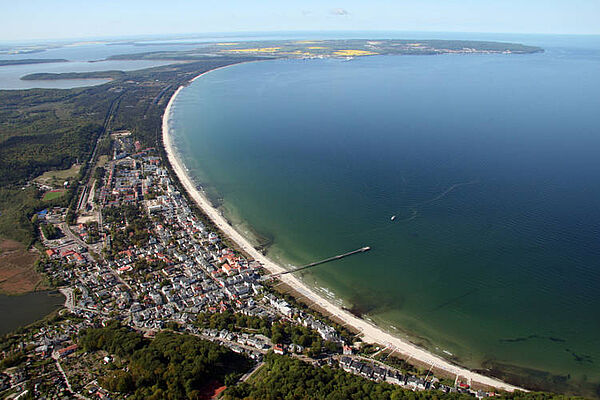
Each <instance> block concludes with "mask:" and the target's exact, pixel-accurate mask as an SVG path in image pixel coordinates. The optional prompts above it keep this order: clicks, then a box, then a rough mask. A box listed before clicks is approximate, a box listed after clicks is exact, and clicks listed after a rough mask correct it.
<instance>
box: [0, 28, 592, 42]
mask: <svg viewBox="0 0 600 400" xmlns="http://www.w3.org/2000/svg"><path fill="white" fill-rule="evenodd" d="M336 32H339V33H408V34H410V33H418V34H426V33H431V34H440V33H444V34H471V35H524V36H600V32H599V33H548V32H481V31H443V30H442V31H439V30H380V29H378V30H375V29H367V30H362V29H359V30H344V29H319V30H269V31H252V30H244V31H207V32H190V33H140V34H124V35H109V36H97V35H96V36H94V35H92V36H80V37H55V38H37V39H11V40H3V39H0V43H3V44H14V45H18V44H34V43H43V42H45V43H48V42H68V43H71V42H74V41H111V40H112V41H125V40H135V39H138V40H140V41H144V40H152V39H158V38H169V39H170V40H177V39H184V38H186V39H195V38H197V39H202V38H203V37H214V36H218V35H224V36H223V37H224V38H226V37H228V36H235V35H241V36H244V35H248V36H250V35H257V34H261V35H266V36H268V35H274V34H278V33H279V34H290V35H293V34H318V33H336ZM290 39H293V38H290ZM363 39H385V38H381V37H380V38H375V37H372V38H369V37H364V38H363ZM325 40H336V39H325Z"/></svg>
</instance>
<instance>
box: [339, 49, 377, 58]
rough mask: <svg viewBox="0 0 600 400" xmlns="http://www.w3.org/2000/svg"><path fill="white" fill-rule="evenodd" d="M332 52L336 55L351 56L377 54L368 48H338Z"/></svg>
mask: <svg viewBox="0 0 600 400" xmlns="http://www.w3.org/2000/svg"><path fill="white" fill-rule="evenodd" d="M333 54H335V55H336V56H348V57H352V56H370V55H373V54H377V53H375V52H374V51H368V50H338V51H335V52H334V53H333Z"/></svg>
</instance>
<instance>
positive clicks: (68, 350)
mask: <svg viewBox="0 0 600 400" xmlns="http://www.w3.org/2000/svg"><path fill="white" fill-rule="evenodd" d="M77 347H78V346H77V344H72V345H70V346H67V347H63V348H62V349H59V350H58V351H57V355H58V358H65V357H66V356H68V355H69V354H72V353H73V352H75V351H76V350H77Z"/></svg>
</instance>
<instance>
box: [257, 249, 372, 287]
mask: <svg viewBox="0 0 600 400" xmlns="http://www.w3.org/2000/svg"><path fill="white" fill-rule="evenodd" d="M369 250H371V248H370V247H369V246H365V247H361V248H360V249H356V250H353V251H349V252H347V253H344V254H339V255H337V256H333V257H329V258H326V259H324V260H320V261H315V262H313V263H310V264H306V265H303V266H301V267H298V268H294V269H291V270H289V271H285V272H278V273H276V274H269V275H264V276H263V277H262V279H261V281H266V280H268V279H273V278H278V277H280V276H281V275H285V274H292V273H294V272H300V271H303V270H305V269H308V268H312V267H316V266H317V265H321V264H325V263H328V262H331V261H336V260H341V259H342V258H345V257H350V256H353V255H354V254H358V253H364V252H367V251H369Z"/></svg>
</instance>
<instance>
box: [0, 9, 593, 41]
mask: <svg viewBox="0 0 600 400" xmlns="http://www.w3.org/2000/svg"><path fill="white" fill-rule="evenodd" d="M323 30H337V31H339V30H346V31H348V30H359V31H369V30H375V31H437V32H486V33H489V32H498V33H547V34H600V0H347V1H341V0H338V1H330V0H320V1H319V0H302V1H300V0H195V1H194V0H162V1H158V0H0V41H21V40H22V41H25V40H38V39H73V38H78V39H81V38H103V37H119V36H138V35H168V34H195V33H197V34H201V33H215V32H269V31H323Z"/></svg>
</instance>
